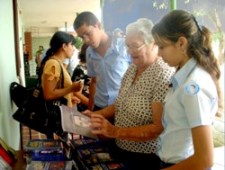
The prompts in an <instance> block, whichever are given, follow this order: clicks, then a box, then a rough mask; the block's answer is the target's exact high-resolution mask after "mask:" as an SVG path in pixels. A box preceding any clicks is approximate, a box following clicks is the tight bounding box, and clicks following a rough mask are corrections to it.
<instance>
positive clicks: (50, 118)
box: [10, 64, 67, 135]
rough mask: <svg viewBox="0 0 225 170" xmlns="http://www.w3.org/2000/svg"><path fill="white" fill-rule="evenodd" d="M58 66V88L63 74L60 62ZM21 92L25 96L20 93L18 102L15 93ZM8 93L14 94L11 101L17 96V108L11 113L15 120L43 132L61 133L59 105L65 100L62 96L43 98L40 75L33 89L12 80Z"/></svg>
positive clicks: (62, 79)
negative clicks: (51, 98) (48, 99)
mask: <svg viewBox="0 0 225 170" xmlns="http://www.w3.org/2000/svg"><path fill="white" fill-rule="evenodd" d="M60 67H61V75H60V88H63V87H64V75H63V68H62V66H61V64H60ZM40 75H41V74H40ZM21 92H23V93H24V96H25V97H23V95H20V96H21V102H18V96H17V95H16V93H21ZM10 93H11V97H13V96H14V98H12V100H13V101H14V100H16V99H15V96H17V103H16V105H17V106H18V109H17V110H16V112H15V113H14V114H13V118H14V119H15V120H17V121H18V122H20V123H22V124H23V125H25V126H28V127H29V128H31V129H33V130H36V131H38V132H41V133H43V134H47V135H48V134H53V133H56V134H58V135H60V134H62V133H63V130H62V127H61V114H60V109H59V106H60V105H62V104H64V105H67V100H66V99H65V98H64V97H61V98H59V99H56V100H50V101H47V100H45V98H44V96H43V90H42V87H41V76H39V77H38V82H37V85H36V87H35V88H34V89H33V90H28V89H26V88H25V87H23V86H21V85H19V84H18V83H15V82H13V83H11V87H10ZM18 95H19V94H18ZM26 96H27V97H26Z"/></svg>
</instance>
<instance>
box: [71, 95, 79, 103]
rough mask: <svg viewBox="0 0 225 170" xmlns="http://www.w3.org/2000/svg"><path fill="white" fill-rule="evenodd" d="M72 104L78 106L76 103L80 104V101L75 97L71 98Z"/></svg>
mask: <svg viewBox="0 0 225 170" xmlns="http://www.w3.org/2000/svg"><path fill="white" fill-rule="evenodd" d="M72 103H73V104H78V103H80V99H79V98H78V97H76V96H72Z"/></svg>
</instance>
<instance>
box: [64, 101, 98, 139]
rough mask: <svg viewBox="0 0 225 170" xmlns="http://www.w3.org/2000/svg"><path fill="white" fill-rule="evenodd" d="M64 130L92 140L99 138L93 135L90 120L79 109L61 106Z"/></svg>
mask: <svg viewBox="0 0 225 170" xmlns="http://www.w3.org/2000/svg"><path fill="white" fill-rule="evenodd" d="M60 111H61V119H62V120H61V121H62V129H63V130H64V131H65V132H70V133H76V134H79V135H82V136H87V137H90V138H97V136H96V135H94V134H92V133H91V128H90V125H91V123H90V118H89V117H88V116H86V115H84V114H82V113H80V112H79V111H78V110H77V107H76V106H75V107H73V108H71V107H68V106H65V105H61V106H60Z"/></svg>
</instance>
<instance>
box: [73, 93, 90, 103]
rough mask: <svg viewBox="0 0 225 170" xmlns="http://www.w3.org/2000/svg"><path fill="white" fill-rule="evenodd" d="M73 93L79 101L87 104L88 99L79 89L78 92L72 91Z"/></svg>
mask: <svg viewBox="0 0 225 170" xmlns="http://www.w3.org/2000/svg"><path fill="white" fill-rule="evenodd" d="M74 95H75V96H76V97H77V98H79V99H80V101H81V103H82V104H84V105H86V106H88V104H89V99H88V98H87V97H86V96H85V95H83V94H82V92H81V91H79V92H74Z"/></svg>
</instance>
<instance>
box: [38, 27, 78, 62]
mask: <svg viewBox="0 0 225 170" xmlns="http://www.w3.org/2000/svg"><path fill="white" fill-rule="evenodd" d="M71 42H72V43H73V42H74V36H73V35H71V34H69V33H66V32H63V31H57V32H55V33H54V35H53V36H52V38H51V40H50V43H49V46H50V48H49V49H48V50H47V52H46V54H45V57H44V58H43V60H42V62H41V65H44V64H45V62H46V61H47V60H48V59H49V58H50V57H51V56H52V55H54V54H55V53H56V52H57V51H58V50H59V49H60V48H61V47H62V45H63V44H69V43H71Z"/></svg>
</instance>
